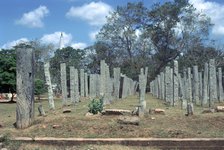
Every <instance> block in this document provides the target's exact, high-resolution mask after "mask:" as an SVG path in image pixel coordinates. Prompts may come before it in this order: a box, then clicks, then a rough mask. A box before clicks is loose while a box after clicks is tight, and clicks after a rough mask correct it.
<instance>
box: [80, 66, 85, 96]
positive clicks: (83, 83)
mask: <svg viewBox="0 0 224 150" xmlns="http://www.w3.org/2000/svg"><path fill="white" fill-rule="evenodd" d="M84 78H85V77H84V69H80V94H81V96H82V97H84V95H85V94H84V93H85V92H84V91H85V81H84Z"/></svg>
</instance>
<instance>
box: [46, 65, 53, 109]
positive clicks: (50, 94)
mask: <svg viewBox="0 0 224 150" xmlns="http://www.w3.org/2000/svg"><path fill="white" fill-rule="evenodd" d="M49 68H50V63H49V61H47V62H45V63H44V75H45V81H46V85H47V92H48V103H49V107H50V109H55V106H54V96H53V89H52V84H51V75H50V70H49Z"/></svg>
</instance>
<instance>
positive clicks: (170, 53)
mask: <svg viewBox="0 0 224 150" xmlns="http://www.w3.org/2000/svg"><path fill="white" fill-rule="evenodd" d="M148 17H149V20H150V22H149V23H148V25H147V26H146V30H147V35H148V36H149V38H150V39H151V41H152V44H153V46H154V49H153V50H154V55H153V61H154V62H155V63H153V64H154V68H155V72H154V73H153V75H152V77H154V76H156V75H157V74H158V73H159V72H160V71H161V70H162V69H163V68H164V67H165V66H166V65H167V64H168V63H169V62H171V61H172V60H174V59H176V58H177V57H178V56H180V54H181V53H182V54H184V53H186V52H187V51H191V50H192V49H193V48H195V47H199V46H200V45H204V43H203V42H205V41H204V40H206V39H208V33H209V32H208V31H209V29H210V27H211V23H210V19H209V18H208V17H207V16H206V15H204V14H201V13H197V12H196V9H195V8H194V7H193V6H192V5H190V4H189V3H188V0H175V1H174V2H166V3H164V4H163V5H160V4H155V5H154V6H153V7H152V9H151V10H150V11H149V13H148Z"/></svg>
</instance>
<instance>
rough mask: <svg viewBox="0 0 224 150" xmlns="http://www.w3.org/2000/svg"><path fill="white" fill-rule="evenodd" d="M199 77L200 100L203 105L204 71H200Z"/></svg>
mask: <svg viewBox="0 0 224 150" xmlns="http://www.w3.org/2000/svg"><path fill="white" fill-rule="evenodd" d="M198 78H199V100H200V105H202V99H203V84H202V73H201V72H199V73H198Z"/></svg>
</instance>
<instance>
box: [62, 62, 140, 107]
mask: <svg viewBox="0 0 224 150" xmlns="http://www.w3.org/2000/svg"><path fill="white" fill-rule="evenodd" d="M60 68H61V87H62V102H63V105H67V104H68V98H67V95H68V94H67V79H66V64H65V63H61V64H60ZM79 80H80V81H79ZM79 86H80V87H79ZM137 86H138V82H136V81H133V80H132V79H130V78H128V77H127V76H126V75H123V74H121V71H120V68H114V69H113V78H112V77H111V75H110V70H109V66H108V65H107V64H106V63H105V61H104V60H101V61H100V74H89V75H88V74H87V73H85V72H84V69H80V76H78V70H77V69H75V68H74V67H73V66H70V96H71V103H77V102H79V101H80V97H90V98H91V99H93V98H96V97H99V98H100V97H102V98H103V102H104V104H109V103H111V101H113V100H115V99H119V98H126V97H127V96H129V95H133V94H135V92H136V90H137ZM79 89H80V90H79Z"/></svg>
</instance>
